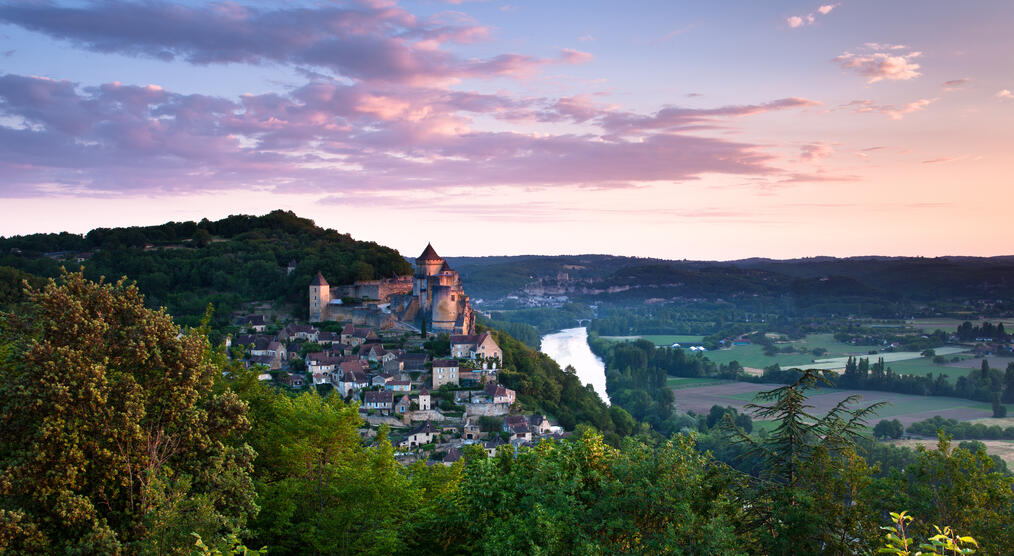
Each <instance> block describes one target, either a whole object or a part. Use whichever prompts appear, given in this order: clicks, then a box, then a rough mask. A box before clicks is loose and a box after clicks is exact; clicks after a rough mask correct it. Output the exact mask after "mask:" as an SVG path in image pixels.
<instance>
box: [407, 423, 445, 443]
mask: <svg viewBox="0 0 1014 556" xmlns="http://www.w3.org/2000/svg"><path fill="white" fill-rule="evenodd" d="M438 436H439V433H438V432H437V429H436V428H435V427H434V426H433V424H432V423H430V422H429V421H426V422H425V423H423V424H421V425H419V426H418V427H416V428H414V429H412V430H411V431H409V433H408V436H407V437H405V440H403V441H402V442H401V446H402V447H405V448H416V447H418V446H422V445H423V444H429V443H431V442H433V441H434V440H435V439H436V438H437V437H438Z"/></svg>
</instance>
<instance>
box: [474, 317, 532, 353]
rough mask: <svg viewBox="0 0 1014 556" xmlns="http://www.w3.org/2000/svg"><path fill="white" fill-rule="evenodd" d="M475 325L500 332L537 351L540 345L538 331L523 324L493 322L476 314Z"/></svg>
mask: <svg viewBox="0 0 1014 556" xmlns="http://www.w3.org/2000/svg"><path fill="white" fill-rule="evenodd" d="M475 323H476V324H478V325H482V326H485V327H486V328H495V329H497V330H502V331H504V332H506V333H508V334H510V335H511V336H512V337H514V338H516V339H518V340H520V341H521V343H523V344H525V345H526V346H528V347H530V348H533V349H539V346H540V345H541V344H542V335H541V334H539V330H538V329H537V328H535V327H534V326H532V325H530V324H526V323H523V322H511V321H505V320H494V319H491V318H489V317H487V316H485V315H483V314H481V313H476V319H475Z"/></svg>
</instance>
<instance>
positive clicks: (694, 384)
mask: <svg viewBox="0 0 1014 556" xmlns="http://www.w3.org/2000/svg"><path fill="white" fill-rule="evenodd" d="M728 382H733V381H731V380H723V379H720V378H698V377H669V379H668V380H667V381H666V385H668V386H669V388H673V389H679V388H698V387H701V386H708V385H712V384H725V383H728Z"/></svg>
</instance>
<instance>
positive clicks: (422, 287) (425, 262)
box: [412, 243, 444, 312]
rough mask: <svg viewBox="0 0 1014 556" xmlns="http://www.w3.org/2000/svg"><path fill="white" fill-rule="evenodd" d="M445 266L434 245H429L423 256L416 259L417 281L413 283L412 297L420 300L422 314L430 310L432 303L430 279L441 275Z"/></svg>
mask: <svg viewBox="0 0 1014 556" xmlns="http://www.w3.org/2000/svg"><path fill="white" fill-rule="evenodd" d="M443 266H444V259H442V258H441V257H440V255H437V252H436V250H434V249H433V245H431V244H429V243H427V244H426V249H423V252H422V254H421V255H419V256H418V257H416V259H415V279H414V280H413V283H412V295H414V296H416V297H417V298H419V309H420V310H421V311H422V312H426V311H428V310H429V307H430V302H431V301H432V298H431V296H430V295H429V294H430V292H429V277H430V276H434V275H436V274H439V273H440V269H441V268H443Z"/></svg>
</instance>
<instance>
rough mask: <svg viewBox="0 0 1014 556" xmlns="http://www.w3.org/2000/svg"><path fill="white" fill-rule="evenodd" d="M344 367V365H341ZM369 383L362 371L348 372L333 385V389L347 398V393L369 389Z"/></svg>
mask: <svg viewBox="0 0 1014 556" xmlns="http://www.w3.org/2000/svg"><path fill="white" fill-rule="evenodd" d="M342 365H344V363H342ZM369 384H370V381H369V380H367V379H366V373H365V372H363V371H348V372H343V373H342V376H341V377H340V378H339V380H338V384H336V385H335V389H336V390H338V392H340V393H341V395H342V396H348V395H349V392H354V391H359V390H363V389H365V388H367V387H369Z"/></svg>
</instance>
